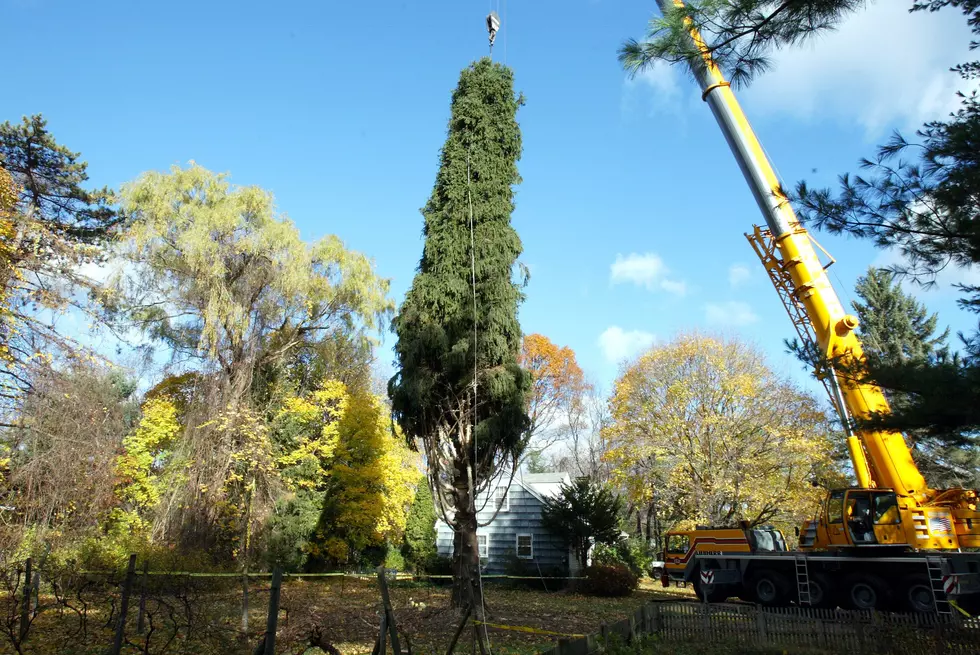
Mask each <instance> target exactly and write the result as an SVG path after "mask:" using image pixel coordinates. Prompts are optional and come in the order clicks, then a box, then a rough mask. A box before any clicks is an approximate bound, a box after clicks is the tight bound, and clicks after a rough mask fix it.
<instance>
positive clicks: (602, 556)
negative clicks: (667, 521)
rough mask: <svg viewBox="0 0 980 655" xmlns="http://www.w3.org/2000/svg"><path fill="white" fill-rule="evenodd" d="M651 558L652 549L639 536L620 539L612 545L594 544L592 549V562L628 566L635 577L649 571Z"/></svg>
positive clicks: (652, 557)
mask: <svg viewBox="0 0 980 655" xmlns="http://www.w3.org/2000/svg"><path fill="white" fill-rule="evenodd" d="M653 560H654V556H653V551H652V549H651V548H650V546H649V545H647V543H646V541H645V540H644V539H642V538H640V537H630V538H629V539H622V540H620V541H619V542H617V543H616V544H615V545H612V546H608V545H606V544H596V546H595V548H594V549H593V551H592V562H593V564H602V565H606V566H615V565H617V564H618V565H622V566H625V567H627V568H629V570H630V571H632V572H633V574H634V575H635V576H637V577H643V576H644V575H645V574H646V573H647V571H649V569H650V563H651V562H653Z"/></svg>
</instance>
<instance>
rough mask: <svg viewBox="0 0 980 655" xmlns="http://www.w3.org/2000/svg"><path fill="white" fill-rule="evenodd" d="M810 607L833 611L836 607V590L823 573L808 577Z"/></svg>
mask: <svg viewBox="0 0 980 655" xmlns="http://www.w3.org/2000/svg"><path fill="white" fill-rule="evenodd" d="M810 607H822V608H827V609H833V608H834V607H837V589H836V587H834V583H833V582H831V581H830V578H829V577H827V576H826V575H824V574H823V573H814V574H813V575H811V576H810Z"/></svg>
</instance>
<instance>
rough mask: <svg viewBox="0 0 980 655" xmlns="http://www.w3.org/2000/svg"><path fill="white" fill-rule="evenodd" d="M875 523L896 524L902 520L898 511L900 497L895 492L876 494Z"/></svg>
mask: <svg viewBox="0 0 980 655" xmlns="http://www.w3.org/2000/svg"><path fill="white" fill-rule="evenodd" d="M874 505H875V525H895V524H896V523H901V522H902V517H901V515H900V514H899V513H898V497H897V496H896V495H895V494H894V493H893V492H890V491H888V492H884V493H876V494H875V495H874Z"/></svg>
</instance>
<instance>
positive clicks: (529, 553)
mask: <svg viewBox="0 0 980 655" xmlns="http://www.w3.org/2000/svg"><path fill="white" fill-rule="evenodd" d="M517 556H518V557H519V558H521V559H534V535H530V534H519V535H517Z"/></svg>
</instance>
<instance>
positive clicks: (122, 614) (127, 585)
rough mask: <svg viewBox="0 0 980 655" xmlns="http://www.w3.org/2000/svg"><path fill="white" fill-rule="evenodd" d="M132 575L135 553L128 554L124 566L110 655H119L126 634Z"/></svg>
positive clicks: (134, 573)
mask: <svg viewBox="0 0 980 655" xmlns="http://www.w3.org/2000/svg"><path fill="white" fill-rule="evenodd" d="M134 577H136V553H133V554H132V555H130V556H129V566H127V567H126V579H125V580H124V581H123V588H122V598H121V599H120V600H119V622H118V623H117V624H116V637H115V639H114V640H113V642H112V649H111V650H110V651H109V653H110V655H119V651H121V650H122V642H123V635H125V634H126V609H127V608H128V607H129V592H130V591H131V590H132V588H133V578H134Z"/></svg>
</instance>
